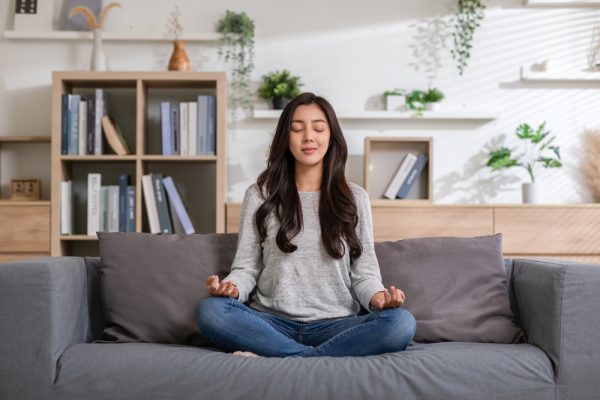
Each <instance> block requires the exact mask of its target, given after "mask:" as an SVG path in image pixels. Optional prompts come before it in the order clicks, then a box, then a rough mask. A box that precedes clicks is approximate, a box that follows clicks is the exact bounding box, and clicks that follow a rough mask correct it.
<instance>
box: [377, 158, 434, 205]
mask: <svg viewBox="0 0 600 400" xmlns="http://www.w3.org/2000/svg"><path fill="white" fill-rule="evenodd" d="M427 161H428V158H427V156H426V155H425V154H422V153H418V154H413V153H408V154H406V156H404V159H403V160H402V163H400V167H398V170H397V171H396V174H395V175H394V177H393V178H392V180H391V182H390V184H389V185H388V187H387V189H386V191H385V193H384V194H383V196H384V197H385V198H388V199H406V198H407V197H408V194H409V193H410V190H411V189H412V187H413V186H414V184H415V182H416V181H417V179H418V177H419V176H420V175H421V172H422V171H423V168H424V167H425V165H426V164H427Z"/></svg>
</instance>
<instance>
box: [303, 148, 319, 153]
mask: <svg viewBox="0 0 600 400" xmlns="http://www.w3.org/2000/svg"><path fill="white" fill-rule="evenodd" d="M315 151H317V149H316V148H314V147H307V148H304V149H302V152H303V153H304V154H312V153H314V152H315Z"/></svg>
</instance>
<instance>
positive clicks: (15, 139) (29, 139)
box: [0, 135, 50, 143]
mask: <svg viewBox="0 0 600 400" xmlns="http://www.w3.org/2000/svg"><path fill="white" fill-rule="evenodd" d="M0 143H50V136H14V135H13V136H0Z"/></svg>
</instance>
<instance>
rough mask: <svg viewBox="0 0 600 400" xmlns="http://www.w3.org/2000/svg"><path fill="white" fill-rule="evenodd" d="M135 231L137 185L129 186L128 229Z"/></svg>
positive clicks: (128, 230)
mask: <svg viewBox="0 0 600 400" xmlns="http://www.w3.org/2000/svg"><path fill="white" fill-rule="evenodd" d="M126 232H135V186H131V185H130V186H127V230H126Z"/></svg>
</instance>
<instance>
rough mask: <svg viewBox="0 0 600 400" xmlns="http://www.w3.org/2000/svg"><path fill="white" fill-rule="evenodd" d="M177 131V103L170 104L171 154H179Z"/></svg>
mask: <svg viewBox="0 0 600 400" xmlns="http://www.w3.org/2000/svg"><path fill="white" fill-rule="evenodd" d="M179 131H180V129H179V105H177V104H174V105H172V106H171V144H172V147H171V148H172V149H173V155H179V154H181V149H180V143H179V137H180V134H179Z"/></svg>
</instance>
